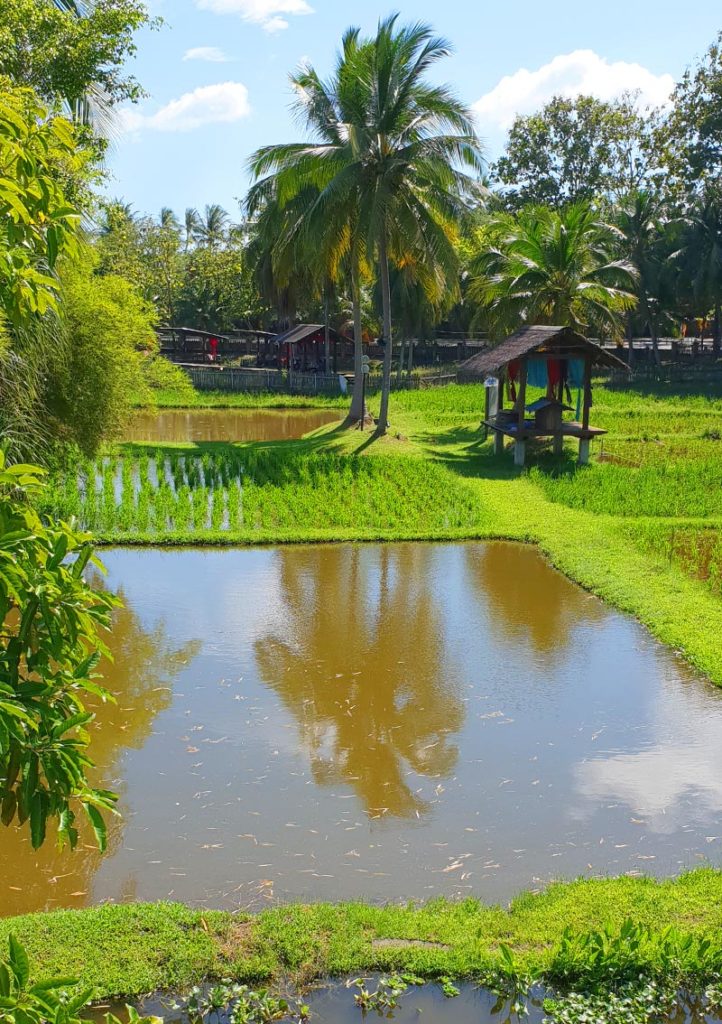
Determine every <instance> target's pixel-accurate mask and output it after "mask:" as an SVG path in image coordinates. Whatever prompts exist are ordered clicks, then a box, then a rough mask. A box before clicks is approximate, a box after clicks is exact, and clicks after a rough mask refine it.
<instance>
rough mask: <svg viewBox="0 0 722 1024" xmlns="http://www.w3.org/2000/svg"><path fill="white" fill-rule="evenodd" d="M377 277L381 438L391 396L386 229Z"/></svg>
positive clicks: (387, 419) (385, 428)
mask: <svg viewBox="0 0 722 1024" xmlns="http://www.w3.org/2000/svg"><path fill="white" fill-rule="evenodd" d="M379 276H380V278H381V307H382V310H383V319H384V342H385V347H384V375H383V381H382V383H381V408H380V410H379V422H378V426H377V427H376V433H377V434H378V435H379V436H381V435H382V434H385V433H386V431H387V430H388V428H389V395H390V394H391V358H392V355H393V352H392V350H393V343H392V338H391V282H390V280H389V257H388V253H387V251H386V229H385V228H382V230H381V240H380V242H379Z"/></svg>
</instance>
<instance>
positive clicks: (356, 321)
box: [348, 267, 366, 423]
mask: <svg viewBox="0 0 722 1024" xmlns="http://www.w3.org/2000/svg"><path fill="white" fill-rule="evenodd" d="M351 275H352V280H351V300H352V302H353V375H354V376H353V398H352V399H351V409H350V411H349V414H348V421H349V422H350V423H357V422H358V421H359V420H360V419H363V418H364V417H365V415H366V410H365V409H364V398H363V394H364V385H363V354H364V343H363V328H362V324H361V288H360V285H359V273H358V267H354V268H353V269H352V271H351Z"/></svg>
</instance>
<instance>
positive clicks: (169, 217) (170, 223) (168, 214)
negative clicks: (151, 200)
mask: <svg viewBox="0 0 722 1024" xmlns="http://www.w3.org/2000/svg"><path fill="white" fill-rule="evenodd" d="M158 223H159V224H160V226H161V227H162V228H172V229H173V230H174V231H178V230H180V224H179V223H178V218H177V217H176V215H175V213H173V211H172V210H171V208H170V206H164V207H163V208H162V209H161V211H160V215H159V217H158Z"/></svg>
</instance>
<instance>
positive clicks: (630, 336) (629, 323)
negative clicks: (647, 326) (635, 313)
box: [627, 310, 634, 366]
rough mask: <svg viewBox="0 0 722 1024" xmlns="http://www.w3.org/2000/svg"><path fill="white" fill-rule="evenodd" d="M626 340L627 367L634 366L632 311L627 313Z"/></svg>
mask: <svg viewBox="0 0 722 1024" xmlns="http://www.w3.org/2000/svg"><path fill="white" fill-rule="evenodd" d="M627 340H628V341H629V359H628V364H629V366H634V321H633V319H632V311H631V310H630V311H629V312H628V313H627Z"/></svg>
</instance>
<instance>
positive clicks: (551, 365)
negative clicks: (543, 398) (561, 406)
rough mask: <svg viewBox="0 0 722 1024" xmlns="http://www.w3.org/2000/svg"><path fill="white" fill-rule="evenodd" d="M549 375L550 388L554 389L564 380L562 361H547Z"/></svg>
mask: <svg viewBox="0 0 722 1024" xmlns="http://www.w3.org/2000/svg"><path fill="white" fill-rule="evenodd" d="M547 375H548V377H549V386H550V387H551V388H552V389H554V388H555V387H556V386H557V384H558V383H559V381H560V380H561V379H562V361H561V359H547Z"/></svg>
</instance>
